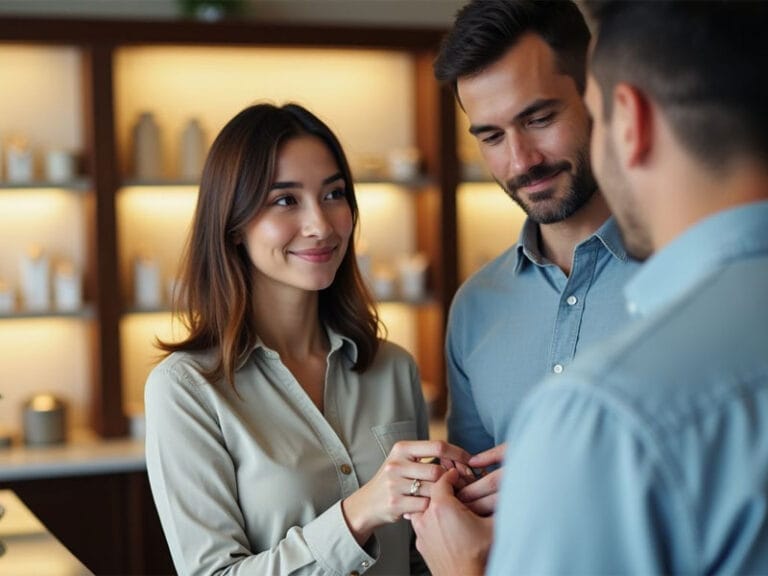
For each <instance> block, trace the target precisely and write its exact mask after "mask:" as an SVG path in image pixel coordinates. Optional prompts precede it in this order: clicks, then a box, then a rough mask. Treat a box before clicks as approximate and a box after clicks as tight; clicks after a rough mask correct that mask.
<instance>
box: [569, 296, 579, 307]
mask: <svg viewBox="0 0 768 576" xmlns="http://www.w3.org/2000/svg"><path fill="white" fill-rule="evenodd" d="M578 301H579V299H578V298H576V296H573V295H571V296H568V298H567V299H566V302H567V303H568V306H573V305H574V304H576V302H578Z"/></svg>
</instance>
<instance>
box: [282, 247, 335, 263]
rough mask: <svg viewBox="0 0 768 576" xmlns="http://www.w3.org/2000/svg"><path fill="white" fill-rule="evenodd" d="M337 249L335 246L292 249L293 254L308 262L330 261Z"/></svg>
mask: <svg viewBox="0 0 768 576" xmlns="http://www.w3.org/2000/svg"><path fill="white" fill-rule="evenodd" d="M335 251H336V248H335V247H334V246H329V247H327V248H308V249H306V250H292V251H291V254H293V255H294V256H296V257H297V258H301V259H302V260H305V261H307V262H313V263H323V262H328V261H329V260H330V259H331V258H333V253H334V252H335Z"/></svg>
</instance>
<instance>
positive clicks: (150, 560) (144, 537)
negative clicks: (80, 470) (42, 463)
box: [0, 473, 173, 575]
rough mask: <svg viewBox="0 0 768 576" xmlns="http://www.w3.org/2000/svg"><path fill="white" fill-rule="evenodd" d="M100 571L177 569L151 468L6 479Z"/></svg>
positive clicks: (6, 485)
mask: <svg viewBox="0 0 768 576" xmlns="http://www.w3.org/2000/svg"><path fill="white" fill-rule="evenodd" d="M0 488H2V489H9V490H13V491H14V492H15V493H16V495H17V496H18V497H19V498H21V499H22V500H23V501H24V503H25V504H26V505H27V507H28V508H29V509H30V510H31V511H32V513H33V514H35V516H37V517H38V518H39V519H40V521H41V522H42V523H43V524H45V526H46V528H48V530H49V531H50V532H51V533H52V534H53V535H54V536H55V537H56V538H58V539H59V541H61V543H62V544H64V546H66V547H67V548H68V549H69V550H70V552H72V553H73V554H74V555H75V556H77V558H79V559H80V561H81V562H82V563H83V564H85V565H86V566H87V567H88V568H89V569H90V570H91V571H92V572H94V573H95V574H125V575H128V574H144V575H152V574H171V573H173V564H172V562H171V559H170V553H169V552H168V547H167V545H166V543H165V537H164V536H163V535H162V529H161V527H160V520H159V519H158V517H157V512H156V511H155V507H154V503H153V502H152V497H151V493H150V491H149V482H148V480H147V477H146V474H140V473H136V474H119V475H106V476H82V477H81V476H76V477H67V478H52V479H48V478H46V479H40V480H25V481H17V482H7V483H2V484H0Z"/></svg>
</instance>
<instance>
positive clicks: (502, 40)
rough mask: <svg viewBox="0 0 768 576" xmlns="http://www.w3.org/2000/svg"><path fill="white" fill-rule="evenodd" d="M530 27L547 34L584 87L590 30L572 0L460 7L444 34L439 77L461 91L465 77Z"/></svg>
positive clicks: (563, 66) (477, 0) (488, 1)
mask: <svg viewBox="0 0 768 576" xmlns="http://www.w3.org/2000/svg"><path fill="white" fill-rule="evenodd" d="M526 32H532V33H534V34H537V35H539V36H541V38H542V39H543V40H544V41H545V42H546V43H547V44H548V45H549V46H550V48H552V50H553V51H554V52H555V56H556V58H557V66H558V68H559V69H560V70H561V71H562V72H563V73H564V74H567V75H568V76H570V77H572V78H573V79H574V81H575V82H576V86H577V87H578V89H579V92H581V93H583V92H584V86H585V84H586V71H585V70H586V60H587V48H588V46H589V39H590V33H589V28H587V24H586V22H585V21H584V16H583V15H582V13H581V11H580V10H579V8H578V6H576V4H574V3H573V2H572V1H571V0H472V1H471V2H470V3H469V4H467V5H466V6H464V7H463V8H461V9H460V10H459V11H458V12H457V13H456V19H455V22H454V25H453V28H452V29H451V30H450V32H448V34H447V35H446V36H445V38H443V41H442V44H441V46H440V52H439V54H438V56H437V59H436V60H435V62H434V71H435V77H436V78H437V79H438V80H439V81H440V82H441V83H443V84H450V85H451V87H452V88H453V91H454V94H456V93H457V92H456V85H457V81H458V79H459V78H461V77H464V76H472V75H474V74H477V73H478V72H481V71H482V70H483V69H484V68H486V67H488V66H489V65H491V64H493V63H494V62H496V61H497V60H498V59H499V58H501V57H502V56H503V55H504V53H505V52H507V50H509V49H510V48H512V46H514V45H515V44H516V43H517V41H518V40H519V39H520V37H521V36H522V35H523V34H525V33H526Z"/></svg>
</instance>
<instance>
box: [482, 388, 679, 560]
mask: <svg viewBox="0 0 768 576" xmlns="http://www.w3.org/2000/svg"><path fill="white" fill-rule="evenodd" d="M592 388H593V389H592V390H588V387H581V389H579V387H578V386H570V387H569V386H568V384H567V383H566V382H565V381H564V380H563V381H558V382H553V383H551V384H549V385H546V384H545V385H543V386H542V387H541V389H540V390H538V391H537V392H536V393H534V394H533V395H532V396H531V397H530V398H529V400H528V401H527V402H526V403H525V404H524V405H523V408H521V411H520V414H518V416H517V417H516V419H515V421H514V423H513V425H512V426H511V427H510V430H509V434H508V438H507V452H506V459H505V462H504V468H503V470H504V472H503V479H502V487H501V494H500V504H499V510H498V512H497V516H496V525H495V539H494V544H493V548H492V551H491V559H490V565H489V572H488V573H489V574H491V575H502V574H566V573H567V574H627V573H635V574H662V573H669V572H672V571H674V570H673V569H672V568H673V567H672V566H671V565H670V564H669V561H670V557H671V548H672V547H675V546H677V547H679V545H680V543H679V542H674V541H673V540H672V538H673V535H674V533H675V531H674V530H672V529H671V526H672V525H673V524H674V523H675V522H677V523H681V522H683V523H684V522H685V521H686V520H685V519H686V518H689V517H690V511H688V513H686V510H685V509H684V506H683V505H682V501H683V500H684V498H682V497H681V489H680V487H679V486H678V485H677V484H676V482H675V481H674V479H673V474H672V473H671V472H670V470H669V467H667V466H665V465H664V463H663V460H664V458H663V455H662V454H661V451H660V449H659V448H658V447H657V446H656V445H655V444H654V442H653V439H652V437H651V435H650V434H647V433H645V432H644V431H643V428H642V426H639V425H638V424H637V422H636V421H633V418H632V415H631V413H630V414H629V415H627V413H622V410H621V409H620V407H617V406H609V404H610V402H606V401H605V400H604V399H601V398H599V397H595V395H596V394H597V395H599V392H595V391H594V388H595V387H592ZM690 528H691V527H690V526H686V530H684V531H683V532H685V533H688V534H690V533H692V530H690Z"/></svg>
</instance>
